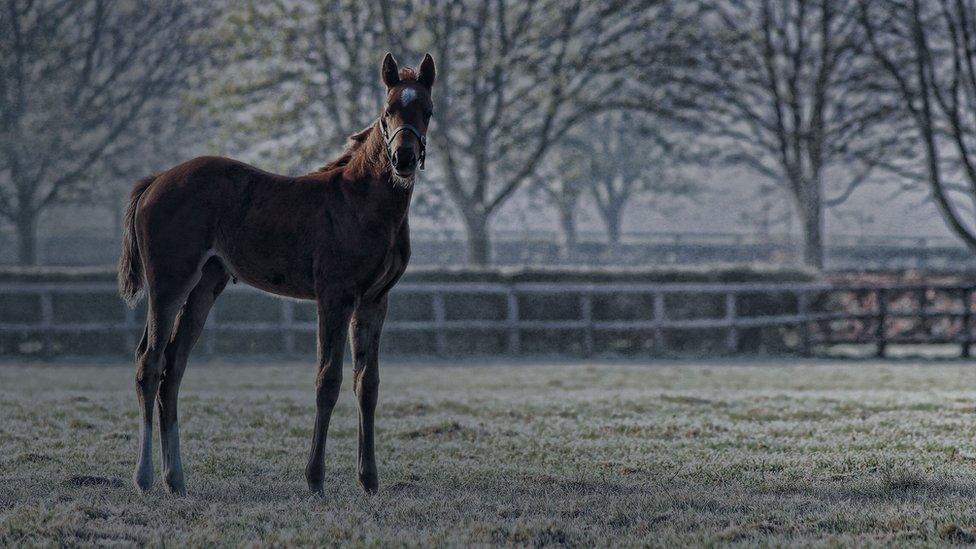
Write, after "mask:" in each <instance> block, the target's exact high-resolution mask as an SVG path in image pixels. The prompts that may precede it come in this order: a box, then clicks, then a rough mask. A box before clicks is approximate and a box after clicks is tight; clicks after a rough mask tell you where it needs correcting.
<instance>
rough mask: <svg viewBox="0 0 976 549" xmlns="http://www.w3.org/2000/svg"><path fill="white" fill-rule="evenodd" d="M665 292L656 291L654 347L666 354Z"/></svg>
mask: <svg viewBox="0 0 976 549" xmlns="http://www.w3.org/2000/svg"><path fill="white" fill-rule="evenodd" d="M663 325H664V294H662V293H661V292H659V291H655V292H654V348H655V349H656V350H657V352H658V353H660V354H662V355H663V354H664V352H665V349H664V328H662V326H663Z"/></svg>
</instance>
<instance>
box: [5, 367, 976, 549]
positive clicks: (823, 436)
mask: <svg viewBox="0 0 976 549" xmlns="http://www.w3.org/2000/svg"><path fill="white" fill-rule="evenodd" d="M312 379H313V371H312V367H311V365H310V364H281V365H272V366H260V365H256V364H253V363H251V364H244V365H234V364H231V363H215V364H200V363H199V362H198V363H196V364H191V365H190V369H189V371H188V372H187V375H186V378H185V381H184V385H183V387H184V390H183V395H182V398H181V405H182V407H181V415H182V420H183V423H182V429H181V430H182V434H183V458H184V464H185V466H186V472H187V489H188V491H189V496H188V497H187V498H185V499H177V498H173V497H170V496H168V495H166V494H165V493H164V492H163V490H162V489H161V487H160V486H159V481H158V468H157V486H156V487H155V488H154V489H153V492H152V493H150V494H148V495H145V496H144V495H140V494H138V493H136V491H135V490H134V489H133V488H132V487H131V485H130V481H129V478H130V475H131V469H132V466H133V460H134V457H135V452H136V445H137V440H136V437H135V434H136V428H137V416H136V407H135V397H134V389H133V381H132V372H131V368H130V367H128V366H122V365H110V366H99V365H84V364H58V365H31V366H24V365H18V364H13V363H6V364H2V365H0V546H10V545H17V544H46V545H55V544H111V543H121V544H132V543H140V544H142V543H148V544H152V545H164V544H165V545H173V546H180V545H184V544H191V545H210V544H222V545H252V544H256V545H320V544H333V543H349V544H354V545H382V546H386V545H431V544H434V545H469V544H479V545H496V544H503V545H533V546H541V545H598V546H602V545H606V544H608V543H612V544H617V545H636V544H649V545H658V546H673V545H725V544H748V545H753V544H767V545H784V544H815V545H820V544H828V545H836V544H842V545H847V544H857V545H872V544H874V545H892V544H894V545H910V546H919V545H923V546H924V545H945V544H953V543H974V542H976V515H974V514H973V512H972V509H973V501H974V499H976V445H974V440H976V368H974V367H973V366H972V365H969V364H964V363H937V364H922V363H911V362H899V363H895V364H891V363H888V364H886V363H876V362H864V361H860V362H829V361H811V362H800V363H796V364H792V365H789V366H785V365H777V364H775V363H771V362H762V363H759V364H756V365H750V364H748V363H746V362H737V363H734V364H731V365H730V364H727V363H722V362H713V363H709V362H704V363H674V362H669V363H656V364H654V365H643V364H636V363H606V364H586V363H571V364H557V363H552V362H550V363H546V364H528V363H524V364H523V363H505V364H473V363H472V364H465V365H462V366H450V365H446V364H436V365H428V364H424V363H419V362H415V363H395V364H394V363H392V361H390V362H388V363H387V364H386V365H385V367H384V368H383V372H382V379H383V381H382V385H381V388H380V405H379V411H378V420H377V421H378V438H377V444H378V450H377V457H378V461H379V466H380V493H379V494H378V495H377V496H374V497H367V496H365V495H363V494H362V493H361V492H360V491H359V488H358V486H357V485H356V482H355V475H354V462H355V451H356V450H355V445H356V427H355V425H356V423H355V403H354V401H353V398H352V394H351V390H350V388H349V381H350V379H351V375H348V374H347V376H346V386H344V389H343V393H342V398H341V399H340V403H339V406H338V408H337V410H336V413H335V414H334V416H333V427H332V430H331V432H330V438H329V448H328V458H327V473H326V496H325V497H324V498H316V497H311V496H308V495H307V494H306V492H305V490H306V488H305V483H304V478H303V472H302V471H303V468H304V459H305V456H306V452H307V450H308V443H309V438H310V433H311V426H312V393H311V384H312ZM157 448H158V445H157ZM157 467H158V465H157Z"/></svg>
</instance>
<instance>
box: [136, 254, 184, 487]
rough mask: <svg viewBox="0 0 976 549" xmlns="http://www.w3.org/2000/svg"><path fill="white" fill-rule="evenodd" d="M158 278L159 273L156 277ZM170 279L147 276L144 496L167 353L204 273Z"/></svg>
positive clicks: (140, 475)
mask: <svg viewBox="0 0 976 549" xmlns="http://www.w3.org/2000/svg"><path fill="white" fill-rule="evenodd" d="M154 274H155V273H154ZM168 274H169V276H167V277H166V278H164V279H162V280H160V279H155V280H154V277H153V276H152V274H150V273H147V275H149V276H147V279H148V286H149V292H148V293H149V314H148V318H147V320H146V330H145V332H143V336H142V341H141V342H140V343H139V348H138V350H137V351H136V397H137V398H138V400H139V411H140V412H141V413H142V431H141V435H140V439H139V440H140V452H139V461H138V462H137V464H136V470H135V475H134V478H133V480H134V481H135V484H136V486H137V487H138V488H139V489H140V490H142V491H143V492H146V491H148V490H149V489H150V488H151V487H152V482H153V464H152V420H153V406H154V405H155V402H156V395H157V392H158V390H159V382H160V379H161V377H162V370H163V361H164V359H165V357H164V352H165V350H166V346H167V344H168V343H169V341H170V337H171V336H172V335H173V330H174V328H175V326H174V324H175V321H176V316H177V314H179V311H180V308H182V307H183V304H184V303H185V302H186V298H187V295H188V294H189V292H190V289H192V288H193V287H194V286H196V284H197V282H198V281H199V280H200V270H199V269H198V268H197V269H195V270H193V271H189V272H186V273H184V275H183V276H173V275H174V274H176V273H168Z"/></svg>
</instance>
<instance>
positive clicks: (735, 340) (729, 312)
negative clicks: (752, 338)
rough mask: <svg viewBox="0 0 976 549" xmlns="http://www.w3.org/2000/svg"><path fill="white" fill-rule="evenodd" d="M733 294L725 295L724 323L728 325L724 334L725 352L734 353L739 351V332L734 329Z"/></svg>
mask: <svg viewBox="0 0 976 549" xmlns="http://www.w3.org/2000/svg"><path fill="white" fill-rule="evenodd" d="M735 316H736V307H735V292H728V293H726V294H725V321H726V322H727V323H728V328H727V331H726V332H725V350H727V351H728V352H729V353H735V352H736V351H738V350H739V331H738V330H737V329H736V327H735Z"/></svg>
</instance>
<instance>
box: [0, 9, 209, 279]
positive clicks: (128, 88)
mask: <svg viewBox="0 0 976 549" xmlns="http://www.w3.org/2000/svg"><path fill="white" fill-rule="evenodd" d="M195 14H196V11H195V10H193V9H190V8H188V7H187V6H186V5H183V4H182V3H180V2H176V1H162V2H155V1H148V0H127V1H118V2H109V1H105V0H93V1H91V2H75V1H71V0H36V1H22V0H6V1H4V2H3V4H2V6H0V74H2V78H0V218H3V219H5V220H7V221H9V222H11V223H13V224H14V226H15V227H16V229H17V234H18V240H19V250H18V251H19V260H20V262H22V263H25V264H31V263H35V262H36V260H37V251H36V249H37V242H36V240H37V239H36V234H37V220H38V216H39V214H40V213H41V212H42V211H44V209H45V208H47V207H49V206H50V205H52V204H54V203H55V202H56V201H58V200H59V199H60V198H62V197H64V196H65V195H66V194H68V193H70V192H74V191H76V190H78V189H79V188H80V187H82V186H84V185H89V184H98V182H97V181H94V177H93V176H92V172H91V170H92V168H93V166H95V165H96V164H98V163H99V162H102V161H104V160H105V159H107V158H109V157H111V156H112V155H114V154H116V153H117V152H119V151H120V150H122V149H123V148H124V147H125V146H126V145H127V144H128V143H131V140H138V139H139V138H140V136H139V135H137V132H132V131H130V130H131V129H132V128H133V124H134V122H135V121H137V120H138V119H139V118H140V116H142V115H143V114H144V113H145V112H146V107H147V105H149V104H150V103H151V102H152V101H153V100H154V99H155V98H158V97H161V96H165V95H167V94H169V93H171V92H172V91H173V90H174V89H177V88H178V87H179V86H180V84H181V83H182V82H183V81H184V80H183V79H184V74H185V72H184V71H185V69H186V68H187V67H189V66H192V64H193V59H194V55H195V52H196V50H195V49H194V48H193V47H192V44H191V43H190V40H189V38H190V34H191V33H192V32H193V30H194V29H195V28H196V22H197V20H196V19H195ZM138 175H145V174H138ZM138 175H134V176H133V177H134V178H135V177H138Z"/></svg>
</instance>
